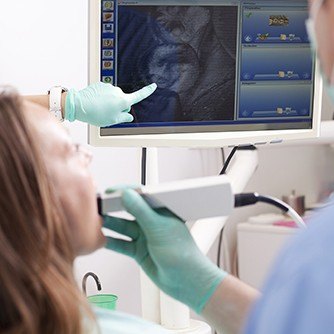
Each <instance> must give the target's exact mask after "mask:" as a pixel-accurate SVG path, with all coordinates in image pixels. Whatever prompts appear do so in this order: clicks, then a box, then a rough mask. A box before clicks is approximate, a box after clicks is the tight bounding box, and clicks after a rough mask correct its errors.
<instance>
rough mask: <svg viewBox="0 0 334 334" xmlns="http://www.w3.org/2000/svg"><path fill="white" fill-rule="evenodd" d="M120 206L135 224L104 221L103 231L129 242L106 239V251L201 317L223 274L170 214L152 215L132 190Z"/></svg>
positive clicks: (151, 211) (225, 274)
mask: <svg viewBox="0 0 334 334" xmlns="http://www.w3.org/2000/svg"><path fill="white" fill-rule="evenodd" d="M122 199H123V205H124V207H125V208H126V210H127V211H128V212H129V213H131V214H132V215H133V216H134V217H135V218H136V220H135V221H129V220H125V219H120V218H115V217H109V216H106V217H104V227H106V228H108V229H110V230H113V231H115V232H118V233H120V234H123V235H125V236H128V237H130V238H131V239H132V241H130V242H129V241H124V240H119V239H114V238H110V237H108V241H107V246H106V247H107V248H108V249H111V250H114V251H117V252H119V253H122V254H125V255H128V256H131V257H132V258H134V259H135V260H136V261H137V262H138V263H139V265H140V266H141V267H142V269H143V270H144V271H145V272H146V274H147V275H148V276H149V277H150V278H151V280H152V281H153V282H154V283H155V284H156V285H158V286H159V287H160V288H161V289H162V290H163V291H164V292H166V293H167V294H169V295H170V296H172V297H173V298H175V299H177V300H179V301H181V302H182V303H184V304H186V305H188V306H190V307H191V308H192V309H193V310H195V311H196V312H197V313H199V314H200V313H201V312H202V310H203V308H204V306H205V305H206V303H207V302H208V300H209V299H210V297H211V296H212V294H213V293H214V292H215V290H216V288H217V287H218V285H219V284H220V283H221V281H222V280H223V279H224V278H225V277H226V276H227V273H226V272H224V271H222V270H220V269H219V268H218V267H217V266H215V265H214V264H213V263H212V262H211V261H210V260H209V259H208V258H207V257H206V256H205V255H204V254H203V253H202V252H201V251H200V250H199V248H198V247H197V245H196V243H195V241H194V240H193V238H192V236H191V235H190V233H189V231H188V229H187V227H186V226H185V224H184V223H183V222H182V221H180V220H179V219H177V218H175V217H174V216H173V215H172V214H171V213H170V211H168V210H162V211H159V212H158V211H154V210H153V209H151V208H150V207H149V205H148V204H147V203H146V202H145V201H144V199H143V198H142V197H141V196H140V195H139V194H138V193H137V192H136V191H134V190H132V189H125V190H124V191H123V196H122Z"/></svg>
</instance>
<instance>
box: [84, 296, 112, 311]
mask: <svg viewBox="0 0 334 334" xmlns="http://www.w3.org/2000/svg"><path fill="white" fill-rule="evenodd" d="M117 299H118V297H117V296H115V295H93V296H89V297H88V301H89V302H90V303H91V304H93V305H95V306H97V307H100V308H104V309H107V310H112V311H113V310H116V301H117Z"/></svg>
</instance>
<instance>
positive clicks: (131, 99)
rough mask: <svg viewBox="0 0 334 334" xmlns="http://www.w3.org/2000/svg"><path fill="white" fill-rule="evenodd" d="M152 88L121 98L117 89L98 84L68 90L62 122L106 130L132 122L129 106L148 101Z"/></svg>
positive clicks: (153, 88) (121, 94)
mask: <svg viewBox="0 0 334 334" xmlns="http://www.w3.org/2000/svg"><path fill="white" fill-rule="evenodd" d="M156 89H157V85H156V84H151V85H149V86H146V87H144V88H142V89H140V90H138V91H136V92H134V93H131V94H125V93H124V92H123V91H122V90H121V89H120V88H119V87H115V86H113V85H111V84H107V83H103V82H99V83H96V84H92V85H90V86H88V87H86V88H85V89H83V90H80V91H76V90H74V89H71V90H69V92H68V93H67V97H66V102H65V119H67V120H69V121H71V122H73V121H74V120H79V121H82V122H85V123H89V124H91V125H95V126H110V125H115V124H120V123H127V122H132V121H133V116H132V115H130V114H129V112H130V111H131V106H132V105H134V104H136V103H139V102H140V101H142V100H144V99H146V98H147V97H149V96H150V95H151V94H153V92H154V91H155V90H156Z"/></svg>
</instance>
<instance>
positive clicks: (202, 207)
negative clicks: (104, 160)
mask: <svg viewBox="0 0 334 334" xmlns="http://www.w3.org/2000/svg"><path fill="white" fill-rule="evenodd" d="M137 191H138V193H140V194H141V195H142V196H143V197H144V198H145V200H146V201H147V202H148V203H149V205H150V206H151V207H152V208H153V209H157V208H167V209H168V210H170V211H171V212H173V213H174V214H175V215H176V216H178V217H179V218H181V219H182V220H184V221H191V220H198V219H204V218H213V217H224V216H228V215H229V214H230V213H231V212H232V210H233V208H234V195H233V192H232V188H231V185H230V182H229V181H228V178H227V176H225V175H220V176H210V177H204V178H197V179H188V180H182V181H174V182H168V183H161V184H158V185H152V186H142V187H141V188H140V189H137ZM98 204H99V212H100V214H108V213H112V212H119V211H124V207H123V205H122V199H121V192H115V193H113V194H111V195H102V196H99V197H98Z"/></svg>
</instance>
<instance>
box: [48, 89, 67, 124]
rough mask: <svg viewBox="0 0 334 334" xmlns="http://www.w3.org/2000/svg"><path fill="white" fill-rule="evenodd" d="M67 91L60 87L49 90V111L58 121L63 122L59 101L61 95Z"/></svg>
mask: <svg viewBox="0 0 334 334" xmlns="http://www.w3.org/2000/svg"><path fill="white" fill-rule="evenodd" d="M66 91H67V89H66V88H64V87H61V86H54V87H51V88H50V90H49V92H48V93H49V110H50V112H51V113H52V114H53V115H54V116H55V117H56V118H57V120H58V121H60V122H63V121H64V117H63V115H62V107H61V100H62V94H63V93H64V92H66Z"/></svg>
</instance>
